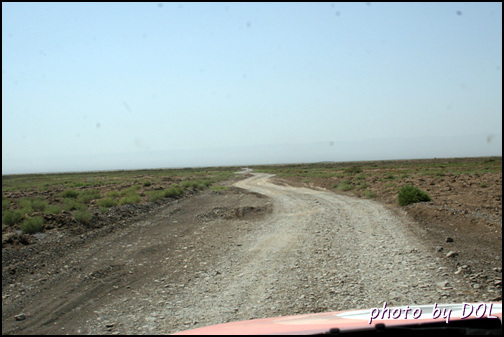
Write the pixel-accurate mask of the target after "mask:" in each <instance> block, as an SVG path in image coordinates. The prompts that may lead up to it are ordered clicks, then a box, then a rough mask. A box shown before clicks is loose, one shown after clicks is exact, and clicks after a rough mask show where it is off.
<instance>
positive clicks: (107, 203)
mask: <svg viewBox="0 0 504 337" xmlns="http://www.w3.org/2000/svg"><path fill="white" fill-rule="evenodd" d="M98 206H99V207H103V208H110V207H114V206H117V201H115V200H114V199H112V198H103V199H100V200H98Z"/></svg>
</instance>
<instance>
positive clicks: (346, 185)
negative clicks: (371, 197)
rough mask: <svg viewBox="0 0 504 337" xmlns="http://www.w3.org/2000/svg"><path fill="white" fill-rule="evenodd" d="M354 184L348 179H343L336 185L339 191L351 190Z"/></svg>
mask: <svg viewBox="0 0 504 337" xmlns="http://www.w3.org/2000/svg"><path fill="white" fill-rule="evenodd" d="M353 188H354V185H352V183H350V182H348V181H343V182H341V183H340V184H339V185H338V190H340V191H350V190H353Z"/></svg>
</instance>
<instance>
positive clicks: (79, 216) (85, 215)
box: [72, 209, 93, 224]
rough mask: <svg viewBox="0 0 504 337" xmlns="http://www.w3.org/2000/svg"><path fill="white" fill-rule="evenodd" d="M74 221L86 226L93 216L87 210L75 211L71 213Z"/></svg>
mask: <svg viewBox="0 0 504 337" xmlns="http://www.w3.org/2000/svg"><path fill="white" fill-rule="evenodd" d="M72 215H73V217H74V219H75V220H77V221H79V222H80V223H82V224H88V223H90V222H91V218H92V217H93V215H92V214H91V212H90V211H89V210H87V209H85V210H77V211H74V212H73V213H72Z"/></svg>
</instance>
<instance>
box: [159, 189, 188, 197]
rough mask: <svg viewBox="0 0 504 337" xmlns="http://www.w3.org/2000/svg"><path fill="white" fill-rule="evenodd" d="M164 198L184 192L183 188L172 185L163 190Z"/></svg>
mask: <svg viewBox="0 0 504 337" xmlns="http://www.w3.org/2000/svg"><path fill="white" fill-rule="evenodd" d="M163 193H164V196H165V198H176V197H178V196H180V195H182V194H183V193H184V189H183V188H180V187H179V186H172V187H170V188H167V189H165V190H164V191H163Z"/></svg>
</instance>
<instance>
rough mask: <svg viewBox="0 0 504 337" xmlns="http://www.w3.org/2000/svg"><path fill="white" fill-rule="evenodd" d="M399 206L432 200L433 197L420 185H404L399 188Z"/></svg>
mask: <svg viewBox="0 0 504 337" xmlns="http://www.w3.org/2000/svg"><path fill="white" fill-rule="evenodd" d="M398 199H399V206H406V205H409V204H413V203H416V202H422V201H431V200H432V199H431V197H430V196H429V195H428V194H427V193H426V192H424V191H422V190H421V189H419V188H418V187H414V186H409V185H408V186H403V187H401V189H400V190H399V197H398Z"/></svg>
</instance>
